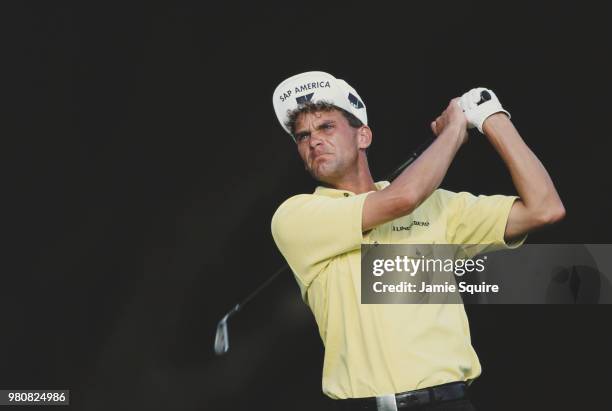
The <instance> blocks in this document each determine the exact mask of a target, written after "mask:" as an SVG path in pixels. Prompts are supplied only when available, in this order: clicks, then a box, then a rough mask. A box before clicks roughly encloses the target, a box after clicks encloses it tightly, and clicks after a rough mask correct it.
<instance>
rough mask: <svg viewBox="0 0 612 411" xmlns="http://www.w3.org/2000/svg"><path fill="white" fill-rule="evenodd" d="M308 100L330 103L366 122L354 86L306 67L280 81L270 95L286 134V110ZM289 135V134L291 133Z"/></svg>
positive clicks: (366, 119) (362, 107)
mask: <svg viewBox="0 0 612 411" xmlns="http://www.w3.org/2000/svg"><path fill="white" fill-rule="evenodd" d="M309 101H310V102H313V103H316V102H319V101H325V102H327V103H330V104H333V105H334V106H336V107H340V108H342V109H344V110H346V111H348V112H349V113H351V114H353V115H354V116H355V117H357V118H358V119H359V120H361V122H362V123H363V124H368V114H367V112H366V106H365V104H364V103H363V100H361V97H359V94H357V92H356V91H355V89H354V88H352V87H351V86H349V85H348V83H347V82H346V81H344V80H340V79H337V78H335V77H334V76H332V75H331V74H329V73H325V72H323V71H308V72H306V73H302V74H297V75H295V76H293V77H289V78H288V79H287V80H285V81H283V82H282V83H280V84H279V85H278V87H276V90H274V95H273V96H272V104H273V105H274V112H275V113H276V117H277V118H278V121H280V123H281V126H283V128H284V129H285V131H286V132H287V133H289V135H291V130H289V129H288V128H287V126H286V125H285V123H286V122H287V121H288V120H289V116H288V115H287V114H288V112H290V111H292V110H295V109H296V108H298V107H299V106H300V105H302V104H304V103H307V102H309ZM291 137H292V138H293V135H291Z"/></svg>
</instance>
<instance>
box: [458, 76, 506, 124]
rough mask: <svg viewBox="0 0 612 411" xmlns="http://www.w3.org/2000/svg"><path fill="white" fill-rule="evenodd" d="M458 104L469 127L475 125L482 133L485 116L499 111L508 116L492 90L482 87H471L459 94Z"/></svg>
mask: <svg viewBox="0 0 612 411" xmlns="http://www.w3.org/2000/svg"><path fill="white" fill-rule="evenodd" d="M459 106H461V109H462V110H463V112H464V113H465V117H466V118H467V120H468V125H469V128H473V127H477V128H478V131H480V132H481V133H483V134H484V132H483V131H482V125H483V124H484V122H485V120H486V119H487V117H489V116H491V115H493V114H495V113H500V112H501V113H504V114H506V115H507V116H508V117H510V113H508V112H507V111H506V110H504V108H503V107H502V105H501V103H500V102H499V100H498V99H497V96H496V95H495V93H494V92H493V90H489V89H486V88H482V87H478V88H473V89H471V90H470V91H468V92H467V93H465V94H464V95H463V96H461V99H460V100H459Z"/></svg>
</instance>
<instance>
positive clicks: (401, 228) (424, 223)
mask: <svg viewBox="0 0 612 411" xmlns="http://www.w3.org/2000/svg"><path fill="white" fill-rule="evenodd" d="M414 226H417V227H429V221H416V220H414V221H412V222H411V223H410V224H408V225H407V226H405V225H394V226H392V230H393V231H409V230H411V229H412V227H414Z"/></svg>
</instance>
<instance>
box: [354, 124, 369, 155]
mask: <svg viewBox="0 0 612 411" xmlns="http://www.w3.org/2000/svg"><path fill="white" fill-rule="evenodd" d="M370 144H372V130H371V129H370V127H368V126H361V127H360V128H359V130H357V145H358V147H359V148H360V149H363V150H365V149H366V148H368V147H370Z"/></svg>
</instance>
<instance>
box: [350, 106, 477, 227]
mask: <svg viewBox="0 0 612 411" xmlns="http://www.w3.org/2000/svg"><path fill="white" fill-rule="evenodd" d="M457 102H458V99H453V100H451V102H450V103H449V105H448V107H447V108H446V110H445V111H444V112H443V113H442V114H441V115H440V117H438V118H437V119H436V121H434V122H433V123H432V124H431V128H432V130H433V132H434V134H435V135H436V136H438V137H437V138H436V140H435V141H434V142H433V143H432V144H431V146H429V147H428V148H427V150H425V151H424V152H423V154H421V155H420V156H419V158H417V159H416V160H415V161H414V163H412V164H411V165H410V166H409V167H407V168H406V169H405V170H404V171H403V172H402V173H401V174H400V175H399V176H398V177H397V178H396V179H395V180H394V181H393V182H392V183H391V184H390V185H389V186H388V187H386V188H385V189H384V190H381V191H376V192H374V193H371V194H370V195H368V197H367V198H366V200H365V203H364V205H363V212H362V224H361V227H362V231H364V232H365V231H368V230H371V229H372V228H374V227H376V226H378V225H380V224H384V223H386V222H388V221H391V220H394V219H396V218H398V217H401V216H404V215H407V214H410V213H411V212H412V211H413V210H414V209H416V208H417V207H418V206H419V205H420V204H421V203H422V202H423V201H425V200H426V199H427V197H429V196H430V195H431V193H433V191H434V190H435V189H436V188H438V186H439V185H440V183H441V182H442V179H443V178H444V176H445V175H446V172H447V170H448V167H449V166H450V164H451V162H452V160H453V158H455V155H456V154H457V151H458V150H459V148H460V147H461V145H462V144H463V143H465V142H466V141H467V119H466V118H465V116H464V114H463V112H462V110H461V108H460V107H459V105H458V104H457Z"/></svg>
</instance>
